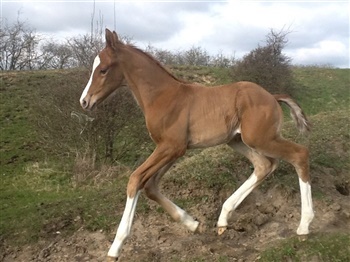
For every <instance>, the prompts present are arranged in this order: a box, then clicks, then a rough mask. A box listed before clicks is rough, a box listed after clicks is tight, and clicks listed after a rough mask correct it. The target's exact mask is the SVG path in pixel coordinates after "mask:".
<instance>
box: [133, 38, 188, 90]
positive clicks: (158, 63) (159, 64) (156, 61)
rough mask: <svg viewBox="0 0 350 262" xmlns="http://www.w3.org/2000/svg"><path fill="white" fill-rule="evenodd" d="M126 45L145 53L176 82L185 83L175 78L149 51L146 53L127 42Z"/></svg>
mask: <svg viewBox="0 0 350 262" xmlns="http://www.w3.org/2000/svg"><path fill="white" fill-rule="evenodd" d="M127 46H128V47H130V48H131V49H133V50H134V51H136V52H138V53H141V54H143V55H145V56H146V57H147V58H149V59H150V60H151V61H153V62H154V63H155V64H156V65H157V66H158V67H160V68H161V69H162V70H163V71H164V72H165V73H167V74H168V75H169V76H170V77H171V78H173V79H175V80H176V81H178V82H181V83H186V82H185V81H184V80H182V79H179V78H177V77H176V76H174V75H173V74H172V73H171V72H170V70H169V69H167V68H166V67H165V66H164V65H162V64H161V63H160V62H159V61H158V60H157V59H155V58H154V57H153V56H152V55H151V54H150V53H147V52H145V51H143V50H141V49H140V48H138V47H136V46H135V45H133V44H127Z"/></svg>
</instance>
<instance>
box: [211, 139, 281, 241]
mask: <svg viewBox="0 0 350 262" xmlns="http://www.w3.org/2000/svg"><path fill="white" fill-rule="evenodd" d="M228 145H229V146H231V147H232V148H234V149H235V150H236V151H238V152H239V153H241V154H242V155H244V156H246V157H247V158H248V159H249V160H250V161H251V162H252V164H253V165H254V171H253V173H252V174H251V176H250V177H249V178H248V179H247V180H246V181H245V182H244V183H243V184H242V185H241V186H240V187H239V188H238V189H237V190H236V191H235V192H234V193H233V194H232V195H231V196H230V197H229V198H228V199H227V200H226V201H225V202H224V204H223V206H222V210H221V213H220V216H219V220H218V223H217V226H218V234H219V235H221V234H223V233H224V232H225V231H226V229H227V224H228V222H227V220H228V218H229V217H230V215H231V213H232V211H234V210H235V209H236V208H237V207H238V206H239V205H240V204H241V203H242V201H243V200H244V199H245V198H246V197H247V196H248V195H249V194H250V193H251V192H252V191H253V189H254V188H256V187H257V186H258V185H259V184H260V183H261V182H262V181H263V180H264V178H265V177H266V176H267V175H268V174H270V173H272V172H273V171H274V170H275V169H276V168H277V165H278V161H277V160H276V159H273V158H268V157H265V156H264V155H261V154H259V153H257V152H255V151H254V150H253V149H251V148H249V147H248V146H246V145H245V144H244V143H243V142H242V140H241V138H240V137H236V138H234V139H233V140H232V141H231V142H230V143H229V144H228Z"/></svg>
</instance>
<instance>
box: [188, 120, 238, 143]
mask: <svg viewBox="0 0 350 262" xmlns="http://www.w3.org/2000/svg"><path fill="white" fill-rule="evenodd" d="M238 133H240V129H239V128H235V129H228V128H227V125H215V124H209V125H207V126H204V127H203V128H201V129H198V130H197V129H194V130H192V132H190V136H189V141H188V148H205V147H211V146H216V145H220V144H224V143H228V142H229V141H231V140H232V138H233V137H234V136H235V135H236V134H238Z"/></svg>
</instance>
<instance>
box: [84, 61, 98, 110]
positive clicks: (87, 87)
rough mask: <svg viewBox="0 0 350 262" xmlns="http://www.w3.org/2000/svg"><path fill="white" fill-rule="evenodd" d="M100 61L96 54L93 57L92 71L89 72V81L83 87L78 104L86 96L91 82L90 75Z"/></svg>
mask: <svg viewBox="0 0 350 262" xmlns="http://www.w3.org/2000/svg"><path fill="white" fill-rule="evenodd" d="M100 62H101V60H100V57H99V56H98V55H97V56H96V57H95V60H94V64H93V65H92V73H91V76H90V79H89V82H88V83H87V85H86V87H85V89H84V91H83V93H82V95H81V97H80V104H82V102H83V99H84V98H85V97H86V95H87V93H88V92H89V89H90V86H91V82H92V76H93V75H94V72H95V69H96V67H97V66H98V65H99V64H100Z"/></svg>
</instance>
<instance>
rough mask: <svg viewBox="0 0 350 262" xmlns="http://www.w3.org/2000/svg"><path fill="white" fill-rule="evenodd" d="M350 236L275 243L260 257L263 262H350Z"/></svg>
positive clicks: (318, 236)
mask: <svg viewBox="0 0 350 262" xmlns="http://www.w3.org/2000/svg"><path fill="white" fill-rule="evenodd" d="M349 243H350V235H349V234H342V233H340V234H339V233H338V234H319V235H317V236H316V235H314V236H312V237H311V238H310V239H308V240H307V241H300V240H299V239H298V237H293V238H290V239H287V240H283V241H279V242H278V243H274V246H273V247H271V248H268V249H266V250H265V251H264V252H262V254H261V255H260V259H259V261H261V262H280V261H293V262H298V261H332V262H345V261H350V246H349Z"/></svg>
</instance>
